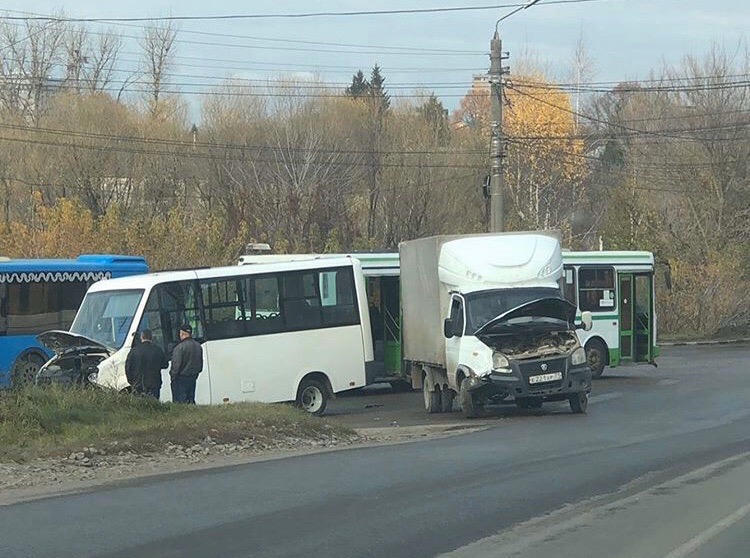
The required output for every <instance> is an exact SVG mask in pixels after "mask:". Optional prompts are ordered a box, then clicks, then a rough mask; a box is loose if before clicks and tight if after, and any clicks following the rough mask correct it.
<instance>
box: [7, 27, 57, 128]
mask: <svg viewBox="0 0 750 558" xmlns="http://www.w3.org/2000/svg"><path fill="white" fill-rule="evenodd" d="M65 30H66V27H65V23H63V22H61V21H58V20H55V21H43V22H42V21H26V22H25V23H24V24H22V25H20V26H17V25H16V24H13V23H10V22H5V23H3V24H2V25H0V49H2V51H3V52H5V53H6V55H5V56H4V57H3V60H2V63H1V64H0V74H1V77H2V86H1V87H0V96H1V98H2V102H3V104H4V105H5V107H6V108H9V109H11V110H14V111H17V112H19V113H20V114H21V115H22V116H23V117H24V118H27V119H29V120H31V121H33V122H35V123H37V122H38V121H39V116H40V112H41V110H42V108H43V105H44V101H45V98H46V97H47V96H48V95H49V94H51V93H52V91H54V89H55V86H54V83H53V82H52V79H53V76H54V74H55V71H54V70H55V67H56V66H57V65H58V64H59V63H60V61H61V59H62V54H63V53H62V51H63V40H64V37H65Z"/></svg>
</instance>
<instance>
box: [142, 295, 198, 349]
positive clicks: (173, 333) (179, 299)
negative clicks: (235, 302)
mask: <svg viewBox="0 0 750 558" xmlns="http://www.w3.org/2000/svg"><path fill="white" fill-rule="evenodd" d="M195 294H196V293H195V282H194V281H175V282H172V283H163V284H161V285H157V286H155V287H154V288H153V289H152V290H151V293H150V294H149V297H148V301H147V302H146V310H145V312H144V314H143V318H142V319H141V323H140V324H139V325H138V331H143V330H144V329H150V330H151V332H152V333H153V335H154V343H156V344H158V345H160V346H161V347H162V349H164V351H166V352H167V354H170V353H171V351H172V349H174V347H175V346H176V345H177V343H179V342H180V337H179V328H180V326H181V325H182V324H184V323H188V324H190V325H191V326H192V327H193V337H195V338H196V339H198V340H201V339H203V337H204V334H205V332H204V331H203V324H202V323H201V321H200V319H199V313H198V301H197V298H196V296H195Z"/></svg>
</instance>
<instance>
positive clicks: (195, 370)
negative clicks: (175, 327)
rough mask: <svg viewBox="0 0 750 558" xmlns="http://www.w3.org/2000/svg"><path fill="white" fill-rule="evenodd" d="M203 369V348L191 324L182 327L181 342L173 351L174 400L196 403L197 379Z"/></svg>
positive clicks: (171, 371) (171, 373)
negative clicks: (196, 338)
mask: <svg viewBox="0 0 750 558" xmlns="http://www.w3.org/2000/svg"><path fill="white" fill-rule="evenodd" d="M202 370H203V349H201V345H200V343H198V342H197V341H196V340H195V339H193V328H192V327H190V324H185V325H183V326H182V327H180V342H179V343H178V344H177V346H176V347H175V348H174V351H172V368H171V369H170V371H169V373H170V375H171V376H172V401H174V402H175V403H191V404H195V380H196V379H197V378H198V374H200V373H201V371H202Z"/></svg>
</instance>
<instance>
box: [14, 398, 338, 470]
mask: <svg viewBox="0 0 750 558" xmlns="http://www.w3.org/2000/svg"><path fill="white" fill-rule="evenodd" d="M351 434H353V432H352V431H350V430H348V429H346V428H343V427H341V426H336V425H331V424H330V423H328V422H326V421H325V419H320V418H317V417H313V416H310V415H308V414H307V413H305V412H303V411H300V410H298V409H295V408H293V407H291V406H289V405H282V404H277V405H268V404H262V403H235V404H231V405H221V406H211V407H208V406H192V405H190V406H188V405H177V404H173V403H160V402H158V401H156V400H153V399H147V398H143V397H137V396H133V395H129V394H122V393H115V392H111V391H105V390H98V389H63V388H60V387H56V386H50V387H30V388H28V389H24V390H19V391H6V392H2V393H0V460H3V461H9V460H13V461H18V460H25V459H29V458H33V457H40V456H56V455H66V454H67V452H70V451H72V450H78V449H80V448H81V447H85V446H88V445H96V446H97V447H113V446H116V447H118V448H121V449H132V450H137V451H148V450H152V449H158V448H160V447H163V446H165V445H166V444H167V443H173V444H182V445H187V444H193V443H197V442H200V441H201V440H203V439H204V438H205V437H206V436H209V435H210V436H211V438H212V439H213V440H215V441H217V442H219V443H232V442H237V441H239V440H242V439H255V440H258V441H260V442H267V441H274V440H278V439H283V438H299V439H301V440H310V439H313V440H325V439H328V438H330V437H331V436H347V435H351Z"/></svg>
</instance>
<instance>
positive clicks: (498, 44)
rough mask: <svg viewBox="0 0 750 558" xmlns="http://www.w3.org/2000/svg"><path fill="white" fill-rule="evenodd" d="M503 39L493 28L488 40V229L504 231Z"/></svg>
mask: <svg viewBox="0 0 750 558" xmlns="http://www.w3.org/2000/svg"><path fill="white" fill-rule="evenodd" d="M502 47H503V42H502V41H501V40H500V35H499V33H498V31H497V29H495V35H494V36H493V37H492V40H491V41H490V71H489V82H490V103H491V104H490V119H491V122H490V127H491V134H492V136H491V139H490V187H489V195H490V226H489V229H490V232H502V231H503V156H504V155H505V153H504V148H505V146H504V142H503V48H502Z"/></svg>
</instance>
